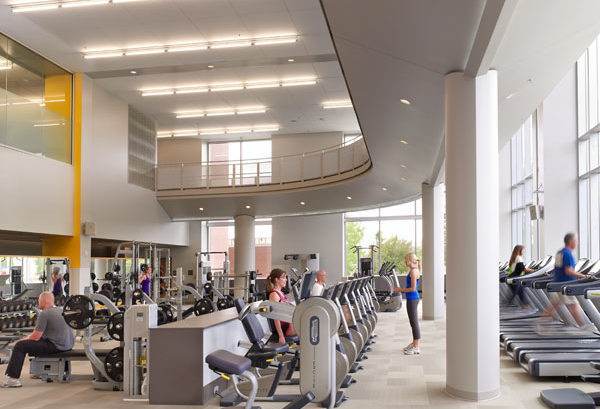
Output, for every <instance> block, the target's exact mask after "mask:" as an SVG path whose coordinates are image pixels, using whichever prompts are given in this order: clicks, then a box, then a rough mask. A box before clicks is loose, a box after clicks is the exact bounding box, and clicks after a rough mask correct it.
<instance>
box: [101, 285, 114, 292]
mask: <svg viewBox="0 0 600 409" xmlns="http://www.w3.org/2000/svg"><path fill="white" fill-rule="evenodd" d="M100 288H101V289H102V290H106V291H109V292H111V293H112V291H113V286H112V284H111V283H104V284H102V287H100Z"/></svg>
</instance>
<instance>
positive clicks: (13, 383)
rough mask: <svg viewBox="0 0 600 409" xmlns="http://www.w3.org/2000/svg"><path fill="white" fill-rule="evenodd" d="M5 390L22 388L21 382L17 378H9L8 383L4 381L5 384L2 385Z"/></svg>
mask: <svg viewBox="0 0 600 409" xmlns="http://www.w3.org/2000/svg"><path fill="white" fill-rule="evenodd" d="M0 386H2V387H3V388H20V387H21V386H23V385H21V381H20V380H18V379H15V378H8V379H7V380H6V381H4V383H2V385H0Z"/></svg>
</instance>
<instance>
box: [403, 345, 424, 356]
mask: <svg viewBox="0 0 600 409" xmlns="http://www.w3.org/2000/svg"><path fill="white" fill-rule="evenodd" d="M420 353H421V351H420V350H419V348H415V347H414V346H413V347H412V348H408V349H407V350H406V351H404V355H419V354H420Z"/></svg>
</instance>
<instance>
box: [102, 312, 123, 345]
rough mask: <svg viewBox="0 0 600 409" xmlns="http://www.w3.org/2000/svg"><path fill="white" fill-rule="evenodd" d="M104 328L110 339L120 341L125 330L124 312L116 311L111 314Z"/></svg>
mask: <svg viewBox="0 0 600 409" xmlns="http://www.w3.org/2000/svg"><path fill="white" fill-rule="evenodd" d="M106 330H107V331H108V335H110V336H111V338H112V339H114V340H117V341H121V340H122V339H123V334H124V331H125V314H124V313H122V312H117V313H115V314H113V315H111V316H110V318H109V319H108V324H106Z"/></svg>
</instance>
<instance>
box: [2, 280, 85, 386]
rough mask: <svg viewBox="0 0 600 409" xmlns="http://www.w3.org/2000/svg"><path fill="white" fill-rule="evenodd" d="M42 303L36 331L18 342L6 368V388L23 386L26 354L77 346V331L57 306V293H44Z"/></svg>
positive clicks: (37, 353)
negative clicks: (22, 371) (22, 373)
mask: <svg viewBox="0 0 600 409" xmlns="http://www.w3.org/2000/svg"><path fill="white" fill-rule="evenodd" d="M38 303H39V307H40V310H42V312H40V314H39V315H38V318H37V321H36V324H35V329H34V331H33V332H32V333H31V334H30V335H29V336H27V337H24V338H23V339H21V340H20V341H19V342H17V343H16V344H15V346H14V348H13V350H12V354H11V356H10V361H9V362H8V366H7V367H6V375H7V376H8V379H7V380H6V381H5V382H4V383H2V385H1V386H2V387H3V388H19V387H21V381H20V380H19V378H20V377H21V370H22V369H23V362H24V361H25V355H27V354H29V355H31V356H36V355H49V354H56V353H59V352H64V351H70V350H71V349H72V348H73V344H74V343H75V339H74V337H73V331H72V330H71V328H70V327H69V326H68V325H67V323H66V321H65V319H64V318H63V316H62V308H58V307H55V306H54V295H52V293H51V292H43V293H41V294H40V297H39V299H38Z"/></svg>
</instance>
